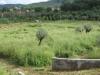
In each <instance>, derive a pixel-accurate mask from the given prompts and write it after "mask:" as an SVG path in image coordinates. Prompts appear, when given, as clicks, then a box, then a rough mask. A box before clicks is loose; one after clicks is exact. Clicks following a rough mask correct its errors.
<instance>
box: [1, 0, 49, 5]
mask: <svg viewBox="0 0 100 75" xmlns="http://www.w3.org/2000/svg"><path fill="white" fill-rule="evenodd" d="M43 1H48V0H0V4H29V3H37V2H43Z"/></svg>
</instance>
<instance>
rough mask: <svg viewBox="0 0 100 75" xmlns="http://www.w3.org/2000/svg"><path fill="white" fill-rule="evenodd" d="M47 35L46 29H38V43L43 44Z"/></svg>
mask: <svg viewBox="0 0 100 75" xmlns="http://www.w3.org/2000/svg"><path fill="white" fill-rule="evenodd" d="M46 36H47V32H46V31H45V30H44V29H42V28H40V29H38V31H37V32H36V37H37V39H38V40H39V44H38V45H41V42H42V40H43V39H44V38H45V37H46Z"/></svg>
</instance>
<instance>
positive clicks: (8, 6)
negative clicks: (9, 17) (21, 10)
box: [0, 4, 23, 8]
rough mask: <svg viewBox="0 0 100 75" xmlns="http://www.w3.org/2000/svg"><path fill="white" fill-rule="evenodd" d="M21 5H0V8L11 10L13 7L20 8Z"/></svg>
mask: <svg viewBox="0 0 100 75" xmlns="http://www.w3.org/2000/svg"><path fill="white" fill-rule="evenodd" d="M22 6H23V5H22V4H4V5H0V8H13V7H22Z"/></svg>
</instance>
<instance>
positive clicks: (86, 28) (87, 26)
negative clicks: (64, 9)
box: [84, 25, 92, 33]
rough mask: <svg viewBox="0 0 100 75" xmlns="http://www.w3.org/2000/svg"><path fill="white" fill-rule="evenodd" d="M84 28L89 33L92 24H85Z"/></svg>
mask: <svg viewBox="0 0 100 75" xmlns="http://www.w3.org/2000/svg"><path fill="white" fill-rule="evenodd" d="M84 29H85V32H86V33H88V32H90V31H91V30H92V26H91V25H84Z"/></svg>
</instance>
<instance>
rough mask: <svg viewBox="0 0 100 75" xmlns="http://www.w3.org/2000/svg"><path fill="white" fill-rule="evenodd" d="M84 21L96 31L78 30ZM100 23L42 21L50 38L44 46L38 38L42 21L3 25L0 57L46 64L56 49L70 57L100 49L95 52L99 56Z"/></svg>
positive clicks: (40, 64) (45, 41) (32, 63)
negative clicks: (36, 35)
mask: <svg viewBox="0 0 100 75" xmlns="http://www.w3.org/2000/svg"><path fill="white" fill-rule="evenodd" d="M83 24H91V25H93V28H94V29H93V31H92V32H90V33H89V34H85V33H77V32H75V28H76V27H78V26H80V25H83ZM99 24H100V22H96V21H56V22H43V23H41V25H42V28H44V29H45V30H47V32H48V37H47V38H46V39H44V40H43V42H42V45H41V46H38V41H37V39H36V37H35V34H36V31H37V29H38V28H40V26H39V24H37V23H13V24H9V25H8V24H0V56H1V57H6V58H7V57H10V58H11V59H12V60H13V61H14V62H15V63H17V64H20V65H25V66H27V65H33V66H46V65H48V64H50V63H51V59H52V57H53V56H54V55H55V52H56V51H64V52H67V53H69V54H70V57H80V56H85V55H87V54H88V53H89V52H93V53H94V51H97V52H96V53H95V55H96V54H98V57H99V58H100V56H99V55H100V53H99V50H100V49H97V48H96V47H95V41H96V36H97V35H99V33H100V27H99Z"/></svg>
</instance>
